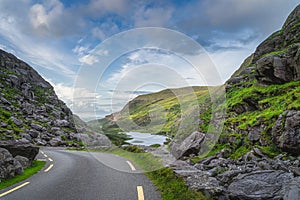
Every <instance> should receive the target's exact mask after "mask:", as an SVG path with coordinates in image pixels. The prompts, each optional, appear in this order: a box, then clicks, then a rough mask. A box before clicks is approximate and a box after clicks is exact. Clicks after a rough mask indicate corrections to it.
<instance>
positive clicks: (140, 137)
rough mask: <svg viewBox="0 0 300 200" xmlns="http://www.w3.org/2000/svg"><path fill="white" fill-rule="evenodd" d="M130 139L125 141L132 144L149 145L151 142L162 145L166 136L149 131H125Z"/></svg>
mask: <svg viewBox="0 0 300 200" xmlns="http://www.w3.org/2000/svg"><path fill="white" fill-rule="evenodd" d="M126 134H127V135H129V137H131V138H132V139H131V140H127V141H126V142H128V143H130V144H133V145H144V146H150V145H152V144H160V145H162V144H163V143H164V142H165V141H166V139H167V137H166V136H163V135H152V134H150V133H140V132H126Z"/></svg>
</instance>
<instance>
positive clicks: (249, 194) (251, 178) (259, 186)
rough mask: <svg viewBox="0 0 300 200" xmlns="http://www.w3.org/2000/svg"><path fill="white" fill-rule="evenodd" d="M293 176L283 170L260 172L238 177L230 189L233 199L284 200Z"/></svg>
mask: <svg viewBox="0 0 300 200" xmlns="http://www.w3.org/2000/svg"><path fill="white" fill-rule="evenodd" d="M292 179H293V174H291V173H286V172H284V171H281V170H259V171H254V172H251V173H246V174H241V175H238V176H237V177H236V178H234V179H233V182H232V183H231V184H230V185H229V187H228V192H229V196H230V198H231V199H239V200H244V199H249V200H250V199H253V200H256V199H278V200H279V199H282V197H283V196H284V195H285V194H286V192H287V187H286V186H287V185H288V184H289V182H290V181H291V180H292Z"/></svg>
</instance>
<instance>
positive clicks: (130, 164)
mask: <svg viewBox="0 0 300 200" xmlns="http://www.w3.org/2000/svg"><path fill="white" fill-rule="evenodd" d="M126 163H127V164H128V165H129V167H130V168H131V170H132V171H135V170H136V169H135V167H134V166H133V164H132V163H131V162H130V161H126Z"/></svg>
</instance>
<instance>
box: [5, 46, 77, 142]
mask: <svg viewBox="0 0 300 200" xmlns="http://www.w3.org/2000/svg"><path fill="white" fill-rule="evenodd" d="M0 88H1V91H0V137H1V138H0V139H1V140H18V141H19V142H20V143H33V144H37V145H50V146H59V145H68V146H69V145H71V146H72V145H75V146H77V145H78V144H77V143H78V142H76V141H77V140H76V137H75V135H76V133H77V131H76V129H75V124H74V122H73V115H72V112H71V110H70V109H69V108H68V107H67V106H66V105H65V103H64V102H62V101H61V100H59V99H58V97H57V96H56V94H55V92H54V90H53V87H52V86H51V85H50V84H49V83H48V82H47V81H45V80H44V79H43V78H42V77H41V76H40V75H39V74H38V73H37V72H36V71H35V70H34V69H33V68H31V67H30V66H29V65H28V64H26V63H25V62H23V61H21V60H19V59H18V58H16V57H15V56H14V55H12V54H9V53H6V52H4V51H2V50H0Z"/></svg>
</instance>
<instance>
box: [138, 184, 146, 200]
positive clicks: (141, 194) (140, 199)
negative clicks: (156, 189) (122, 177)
mask: <svg viewBox="0 0 300 200" xmlns="http://www.w3.org/2000/svg"><path fill="white" fill-rule="evenodd" d="M137 193H138V200H144V199H145V197H144V191H143V187H142V186H137Z"/></svg>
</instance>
